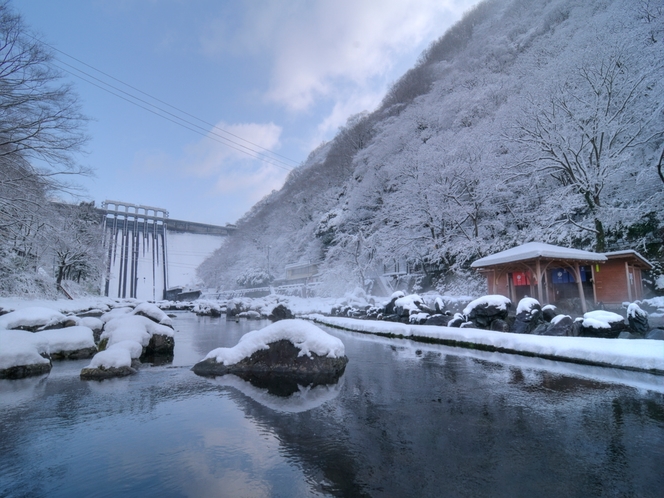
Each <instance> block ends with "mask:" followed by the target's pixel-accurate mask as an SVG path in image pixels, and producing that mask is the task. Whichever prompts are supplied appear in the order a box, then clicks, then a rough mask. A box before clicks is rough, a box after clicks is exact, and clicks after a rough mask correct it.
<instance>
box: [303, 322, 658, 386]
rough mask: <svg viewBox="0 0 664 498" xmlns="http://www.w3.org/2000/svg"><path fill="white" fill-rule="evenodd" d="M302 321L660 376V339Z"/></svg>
mask: <svg viewBox="0 0 664 498" xmlns="http://www.w3.org/2000/svg"><path fill="white" fill-rule="evenodd" d="M308 318H309V319H310V320H313V321H314V322H316V323H320V324H323V325H327V326H328V327H333V328H338V329H342V330H348V331H352V332H360V333H363V334H373V335H379V336H383V337H395V338H405V339H411V340H414V341H419V342H426V343H437V344H444V345H448V346H456V347H462V348H469V349H480V350H485V351H492V352H494V351H495V352H499V353H510V354H518V355H523V356H533V357H538V358H544V359H548V360H554V361H564V362H571V363H580V364H584V365H593V366H600V367H610V368H620V369H625V370H634V371H639V372H647V373H651V374H655V375H663V376H664V341H656V340H648V339H599V338H595V337H554V336H534V335H527V334H514V333H510V332H494V331H491V330H480V329H471V328H452V327H440V326H435V325H406V324H403V323H392V322H382V321H374V320H357V319H354V318H340V317H329V316H324V315H320V314H312V315H309V316H308Z"/></svg>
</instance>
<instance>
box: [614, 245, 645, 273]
mask: <svg viewBox="0 0 664 498" xmlns="http://www.w3.org/2000/svg"><path fill="white" fill-rule="evenodd" d="M604 255H605V256H606V257H607V258H608V259H618V258H629V257H631V258H633V259H635V260H636V261H637V262H638V263H640V264H641V265H642V266H643V267H644V268H646V269H648V270H651V269H652V267H653V266H652V263H651V262H650V261H648V260H647V259H646V258H644V257H643V256H641V255H640V254H639V253H638V252H636V251H633V250H626V251H613V252H605V253H604Z"/></svg>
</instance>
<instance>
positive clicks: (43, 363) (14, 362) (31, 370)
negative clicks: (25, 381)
mask: <svg viewBox="0 0 664 498" xmlns="http://www.w3.org/2000/svg"><path fill="white" fill-rule="evenodd" d="M47 352H48V344H47V342H46V341H45V340H42V338H39V337H36V336H35V334H34V333H32V332H27V331H24V330H0V379H21V378H23V377H30V376H33V375H42V374H44V373H48V372H50V370H51V361H50V360H49V359H48V358H45V357H44V356H42V354H47Z"/></svg>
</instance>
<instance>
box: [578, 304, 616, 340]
mask: <svg viewBox="0 0 664 498" xmlns="http://www.w3.org/2000/svg"><path fill="white" fill-rule="evenodd" d="M580 323H581V330H580V333H579V335H581V336H583V337H602V338H606V339H615V338H617V337H618V336H619V335H620V333H621V332H622V331H623V330H625V329H626V328H627V326H626V325H625V319H624V318H623V317H622V316H620V315H619V314H617V313H613V312H611V311H604V310H596V311H589V312H588V313H585V314H584V315H583V319H582V320H580Z"/></svg>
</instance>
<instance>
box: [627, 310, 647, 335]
mask: <svg viewBox="0 0 664 498" xmlns="http://www.w3.org/2000/svg"><path fill="white" fill-rule="evenodd" d="M627 323H628V324H629V329H630V332H632V333H633V334H636V335H640V336H645V335H646V334H647V333H648V332H650V325H649V324H648V313H647V312H645V311H643V310H642V309H641V308H640V307H639V305H638V304H636V303H631V304H630V305H629V306H628V307H627Z"/></svg>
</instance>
